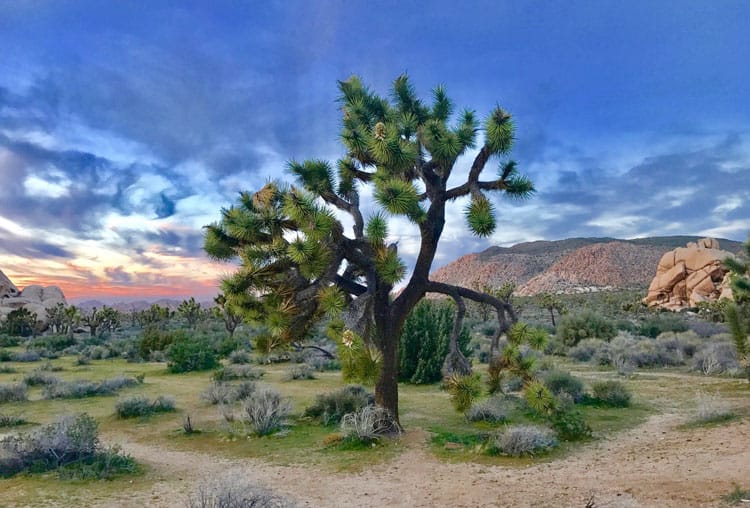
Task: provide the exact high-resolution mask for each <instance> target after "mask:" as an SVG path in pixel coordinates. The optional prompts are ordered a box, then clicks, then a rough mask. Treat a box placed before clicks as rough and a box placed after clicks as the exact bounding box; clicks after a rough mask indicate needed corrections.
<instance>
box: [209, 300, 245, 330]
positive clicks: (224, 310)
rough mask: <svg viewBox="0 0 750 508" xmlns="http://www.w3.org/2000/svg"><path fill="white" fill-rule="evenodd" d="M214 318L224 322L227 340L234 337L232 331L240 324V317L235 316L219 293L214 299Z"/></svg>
mask: <svg viewBox="0 0 750 508" xmlns="http://www.w3.org/2000/svg"><path fill="white" fill-rule="evenodd" d="M214 303H215V304H216V307H214V316H216V317H218V318H219V319H221V320H222V321H224V328H226V330H227V333H228V334H229V338H230V339H231V338H233V337H234V331H235V330H236V329H237V326H239V324H240V323H242V316H241V315H239V314H237V313H236V312H235V311H234V310H233V309H232V307H231V306H230V305H229V303H228V302H227V297H226V296H224V295H223V294H221V293H219V294H218V296H217V297H216V298H214Z"/></svg>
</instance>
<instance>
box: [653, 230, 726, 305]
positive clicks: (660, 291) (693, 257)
mask: <svg viewBox="0 0 750 508" xmlns="http://www.w3.org/2000/svg"><path fill="white" fill-rule="evenodd" d="M733 256H734V254H732V253H731V252H727V251H724V250H721V248H720V246H719V241H718V240H716V239H714V238H703V239H701V240H698V241H697V242H690V243H688V244H687V246H686V247H678V248H676V249H674V250H672V251H670V252H667V253H666V254H664V255H663V256H662V258H661V260H659V264H658V266H657V268H656V276H655V277H654V278H653V280H652V281H651V285H649V287H648V294H647V295H646V298H644V299H643V303H645V304H646V305H648V306H649V307H657V306H658V307H664V308H667V309H671V310H680V309H684V308H686V307H695V306H696V305H697V304H698V303H700V302H707V301H716V300H718V299H720V298H729V299H731V298H732V290H731V289H730V287H729V275H728V270H727V269H726V267H724V264H723V261H724V260H725V259H726V258H728V257H733Z"/></svg>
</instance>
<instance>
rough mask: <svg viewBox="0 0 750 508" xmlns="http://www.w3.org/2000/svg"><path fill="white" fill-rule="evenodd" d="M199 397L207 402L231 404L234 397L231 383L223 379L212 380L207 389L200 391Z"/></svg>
mask: <svg viewBox="0 0 750 508" xmlns="http://www.w3.org/2000/svg"><path fill="white" fill-rule="evenodd" d="M201 398H202V399H203V400H205V401H206V402H208V403H209V404H213V405H217V404H232V403H233V402H234V401H235V400H236V399H235V397H234V389H233V388H232V385H230V384H228V383H224V382H223V381H214V382H213V383H212V384H211V386H209V387H208V389H207V390H206V391H205V392H203V393H201Z"/></svg>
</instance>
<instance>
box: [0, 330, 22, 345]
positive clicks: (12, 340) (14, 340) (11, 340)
mask: <svg viewBox="0 0 750 508" xmlns="http://www.w3.org/2000/svg"><path fill="white" fill-rule="evenodd" d="M20 343H21V339H19V338H18V337H16V336H13V335H8V334H6V333H0V347H16V346H17V345H18V344H20Z"/></svg>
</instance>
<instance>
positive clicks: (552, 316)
mask: <svg viewBox="0 0 750 508" xmlns="http://www.w3.org/2000/svg"><path fill="white" fill-rule="evenodd" d="M549 317H551V318H552V328H555V326H556V325H555V309H552V308H550V310H549Z"/></svg>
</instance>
